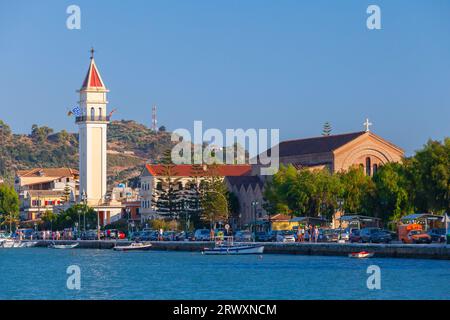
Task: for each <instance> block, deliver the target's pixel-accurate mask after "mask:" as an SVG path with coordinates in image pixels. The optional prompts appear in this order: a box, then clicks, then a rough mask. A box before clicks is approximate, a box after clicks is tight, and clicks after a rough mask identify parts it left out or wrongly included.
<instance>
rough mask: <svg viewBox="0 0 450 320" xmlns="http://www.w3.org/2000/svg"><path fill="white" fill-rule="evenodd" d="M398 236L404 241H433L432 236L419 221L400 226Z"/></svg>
mask: <svg viewBox="0 0 450 320" xmlns="http://www.w3.org/2000/svg"><path fill="white" fill-rule="evenodd" d="M398 238H399V240H400V241H401V242H403V243H431V237H430V235H429V234H427V233H426V232H425V231H424V230H423V227H422V225H420V224H418V223H412V224H401V225H399V226H398Z"/></svg>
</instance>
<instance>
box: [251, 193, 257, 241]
mask: <svg viewBox="0 0 450 320" xmlns="http://www.w3.org/2000/svg"><path fill="white" fill-rule="evenodd" d="M257 205H258V201H256V200H254V201H252V208H253V217H254V225H253V228H254V229H253V240H254V241H256V206H257Z"/></svg>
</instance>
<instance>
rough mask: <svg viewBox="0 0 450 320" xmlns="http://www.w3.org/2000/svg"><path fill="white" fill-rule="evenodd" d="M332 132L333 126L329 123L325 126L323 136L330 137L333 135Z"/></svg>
mask: <svg viewBox="0 0 450 320" xmlns="http://www.w3.org/2000/svg"><path fill="white" fill-rule="evenodd" d="M332 130H333V129H332V128H331V124H330V123H329V122H328V121H327V122H325V123H324V125H323V130H322V135H323V136H329V135H331V131H332Z"/></svg>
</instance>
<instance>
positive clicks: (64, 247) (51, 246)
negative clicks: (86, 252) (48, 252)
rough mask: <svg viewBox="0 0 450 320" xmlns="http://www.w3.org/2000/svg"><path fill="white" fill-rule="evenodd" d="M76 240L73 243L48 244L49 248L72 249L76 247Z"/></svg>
mask: <svg viewBox="0 0 450 320" xmlns="http://www.w3.org/2000/svg"><path fill="white" fill-rule="evenodd" d="M78 244H79V243H78V242H77V243H74V244H54V243H52V244H51V245H49V246H48V247H49V248H53V249H73V248H76V247H78Z"/></svg>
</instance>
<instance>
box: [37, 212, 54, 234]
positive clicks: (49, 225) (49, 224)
mask: <svg viewBox="0 0 450 320" xmlns="http://www.w3.org/2000/svg"><path fill="white" fill-rule="evenodd" d="M56 218H57V216H56V214H54V213H53V211H50V210H45V212H43V213H42V214H41V220H42V228H43V229H44V230H53V222H55V221H56Z"/></svg>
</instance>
